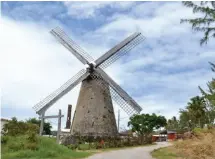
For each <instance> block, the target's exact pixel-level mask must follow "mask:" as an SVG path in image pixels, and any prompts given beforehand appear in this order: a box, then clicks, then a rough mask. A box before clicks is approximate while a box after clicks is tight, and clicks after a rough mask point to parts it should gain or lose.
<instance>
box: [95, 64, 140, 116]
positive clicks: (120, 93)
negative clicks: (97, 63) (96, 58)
mask: <svg viewBox="0 0 215 159" xmlns="http://www.w3.org/2000/svg"><path fill="white" fill-rule="evenodd" d="M96 72H97V73H98V74H99V75H100V76H101V77H102V78H103V79H104V80H105V81H106V82H107V83H108V84H109V86H110V87H111V90H112V91H111V93H112V94H113V97H114V99H116V100H115V101H116V102H117V103H118V104H119V105H120V103H121V104H122V102H124V104H127V105H129V106H130V108H132V109H133V110H134V111H135V112H136V113H140V111H141V110H142V108H141V107H140V106H139V105H138V104H137V103H136V102H135V101H134V100H133V99H132V98H131V97H130V96H129V95H128V94H127V93H126V92H125V91H124V90H123V89H122V88H121V87H120V86H119V85H118V84H117V83H116V82H114V80H112V79H111V78H110V77H109V76H108V75H107V74H106V73H105V72H104V71H103V70H102V69H100V68H97V69H96ZM115 97H116V98H115ZM119 97H121V98H122V99H121V100H120V101H119V102H118V99H119ZM130 108H127V109H130ZM125 111H126V110H125ZM126 112H127V111H126ZM127 113H128V112H127Z"/></svg>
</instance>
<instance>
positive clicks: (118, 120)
mask: <svg viewBox="0 0 215 159" xmlns="http://www.w3.org/2000/svg"><path fill="white" fill-rule="evenodd" d="M119 120H120V110H118V132H119Z"/></svg>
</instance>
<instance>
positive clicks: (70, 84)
mask: <svg viewBox="0 0 215 159" xmlns="http://www.w3.org/2000/svg"><path fill="white" fill-rule="evenodd" d="M87 76H89V73H88V72H86V70H85V69H82V70H81V71H79V72H78V73H77V74H76V75H75V76H73V77H72V78H71V79H69V80H68V81H67V82H66V83H64V84H63V85H62V86H61V87H60V88H58V89H57V90H55V91H54V92H53V93H52V94H50V95H49V96H47V97H46V98H45V99H43V100H42V101H40V102H39V103H38V104H36V105H35V106H34V107H33V109H34V110H36V112H37V113H38V114H41V113H42V112H43V111H45V110H47V109H48V108H49V107H50V106H51V105H53V104H54V103H55V102H57V101H58V100H59V99H60V98H61V97H63V96H64V95H65V94H67V93H68V92H69V91H70V90H72V89H73V88H74V87H75V86H76V85H78V84H79V83H80V82H81V81H82V80H84V79H85V78H86V77H87Z"/></svg>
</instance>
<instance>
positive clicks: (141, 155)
mask: <svg viewBox="0 0 215 159" xmlns="http://www.w3.org/2000/svg"><path fill="white" fill-rule="evenodd" d="M170 145H171V144H170V143H167V142H158V143H157V145H152V146H145V147H136V148H126V149H122V150H114V151H109V152H102V153H98V154H95V155H93V156H90V157H88V158H87V159H154V158H153V157H152V156H151V155H150V153H151V152H152V151H153V150H155V149H158V148H161V147H166V146H170Z"/></svg>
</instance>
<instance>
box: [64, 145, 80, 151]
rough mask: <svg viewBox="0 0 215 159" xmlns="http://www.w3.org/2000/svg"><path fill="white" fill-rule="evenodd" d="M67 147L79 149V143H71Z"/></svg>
mask: <svg viewBox="0 0 215 159" xmlns="http://www.w3.org/2000/svg"><path fill="white" fill-rule="evenodd" d="M67 147H68V148H69V149H72V150H75V149H77V148H78V145H77V144H74V145H73V144H71V145H67Z"/></svg>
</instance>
